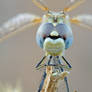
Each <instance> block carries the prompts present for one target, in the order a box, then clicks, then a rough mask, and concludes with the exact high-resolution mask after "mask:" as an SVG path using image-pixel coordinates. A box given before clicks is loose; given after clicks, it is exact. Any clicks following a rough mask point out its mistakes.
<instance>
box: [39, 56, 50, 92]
mask: <svg viewBox="0 0 92 92" xmlns="http://www.w3.org/2000/svg"><path fill="white" fill-rule="evenodd" d="M51 59H52V56H50V58H49V61H48V65H49V64H50V61H51ZM45 78H46V71H45V72H44V74H43V78H42V81H41V83H40V86H39V89H38V92H41V90H42V87H43V85H44V80H45Z"/></svg>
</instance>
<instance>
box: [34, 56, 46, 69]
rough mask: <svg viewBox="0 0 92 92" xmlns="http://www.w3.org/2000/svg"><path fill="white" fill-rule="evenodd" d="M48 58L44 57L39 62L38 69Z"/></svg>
mask: <svg viewBox="0 0 92 92" xmlns="http://www.w3.org/2000/svg"><path fill="white" fill-rule="evenodd" d="M46 57H47V56H44V57H43V58H42V59H41V60H40V62H38V64H37V65H36V68H39V67H40V66H41V64H42V62H43V61H44V59H45V58H46Z"/></svg>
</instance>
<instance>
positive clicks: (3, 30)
mask: <svg viewBox="0 0 92 92" xmlns="http://www.w3.org/2000/svg"><path fill="white" fill-rule="evenodd" d="M40 22H41V18H40V17H38V16H36V15H33V14H27V13H25V14H19V15H17V16H15V17H13V18H12V19H10V20H8V21H7V22H5V23H4V24H3V25H1V27H0V41H2V40H4V39H7V38H8V37H10V36H12V35H14V34H16V33H17V32H19V31H23V30H24V29H25V28H27V27H28V26H32V25H35V24H37V23H40Z"/></svg>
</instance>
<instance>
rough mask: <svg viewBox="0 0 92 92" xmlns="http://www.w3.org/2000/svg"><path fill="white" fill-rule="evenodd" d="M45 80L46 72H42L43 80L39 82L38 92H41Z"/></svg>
mask: <svg viewBox="0 0 92 92" xmlns="http://www.w3.org/2000/svg"><path fill="white" fill-rule="evenodd" d="M45 78H46V72H44V74H43V79H42V81H41V83H40V86H39V89H38V92H41V90H42V87H43V84H44V80H45Z"/></svg>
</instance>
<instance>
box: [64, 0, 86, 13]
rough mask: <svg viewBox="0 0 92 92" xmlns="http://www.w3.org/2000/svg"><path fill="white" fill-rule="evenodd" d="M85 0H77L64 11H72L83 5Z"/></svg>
mask: <svg viewBox="0 0 92 92" xmlns="http://www.w3.org/2000/svg"><path fill="white" fill-rule="evenodd" d="M84 1H85V0H80V1H78V2H76V3H75V4H73V5H71V6H69V7H66V8H64V11H65V12H70V11H72V10H73V9H75V8H77V7H78V6H79V5H81V4H82V3H83V2H84Z"/></svg>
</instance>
